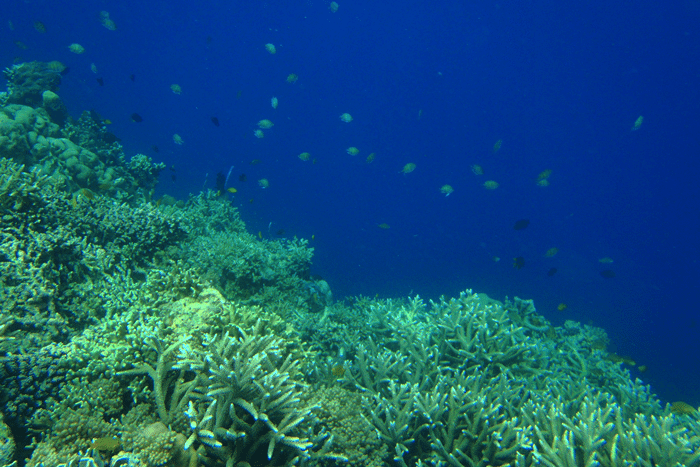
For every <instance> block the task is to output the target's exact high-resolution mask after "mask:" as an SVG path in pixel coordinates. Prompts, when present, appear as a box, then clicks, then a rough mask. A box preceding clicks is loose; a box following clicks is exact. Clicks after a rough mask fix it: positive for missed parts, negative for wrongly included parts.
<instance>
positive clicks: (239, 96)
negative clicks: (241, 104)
mask: <svg viewBox="0 0 700 467" xmlns="http://www.w3.org/2000/svg"><path fill="white" fill-rule="evenodd" d="M241 94H243V91H242V90H241V91H238V92H237V93H236V99H240V98H241Z"/></svg>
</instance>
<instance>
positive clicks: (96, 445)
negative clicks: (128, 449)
mask: <svg viewBox="0 0 700 467" xmlns="http://www.w3.org/2000/svg"><path fill="white" fill-rule="evenodd" d="M121 444H122V443H121V441H119V440H118V439H116V438H108V437H105V438H96V439H94V440H92V444H91V445H90V447H91V448H93V449H96V450H98V451H116V450H117V448H118V447H119V446H121Z"/></svg>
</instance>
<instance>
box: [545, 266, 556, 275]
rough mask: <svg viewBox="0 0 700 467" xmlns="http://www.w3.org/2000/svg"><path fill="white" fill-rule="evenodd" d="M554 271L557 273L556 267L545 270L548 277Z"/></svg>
mask: <svg viewBox="0 0 700 467" xmlns="http://www.w3.org/2000/svg"><path fill="white" fill-rule="evenodd" d="M556 273H557V268H552V269H550V270H549V271H547V275H548V276H549V277H552V276H553V275H554V274H556Z"/></svg>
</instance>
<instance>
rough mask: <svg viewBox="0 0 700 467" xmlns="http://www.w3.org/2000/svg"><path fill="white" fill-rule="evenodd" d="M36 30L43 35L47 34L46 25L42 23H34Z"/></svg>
mask: <svg viewBox="0 0 700 467" xmlns="http://www.w3.org/2000/svg"><path fill="white" fill-rule="evenodd" d="M34 29H36V30H37V31H39V32H40V33H42V34H43V33H45V32H46V25H44V23H42V22H41V21H34Z"/></svg>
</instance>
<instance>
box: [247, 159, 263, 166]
mask: <svg viewBox="0 0 700 467" xmlns="http://www.w3.org/2000/svg"><path fill="white" fill-rule="evenodd" d="M260 162H261V161H260V159H253V160H252V161H250V162H249V164H250V165H258V164H259V163H260Z"/></svg>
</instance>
